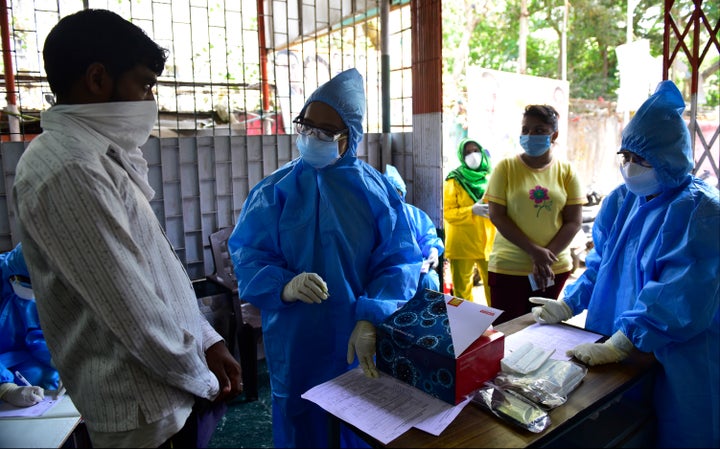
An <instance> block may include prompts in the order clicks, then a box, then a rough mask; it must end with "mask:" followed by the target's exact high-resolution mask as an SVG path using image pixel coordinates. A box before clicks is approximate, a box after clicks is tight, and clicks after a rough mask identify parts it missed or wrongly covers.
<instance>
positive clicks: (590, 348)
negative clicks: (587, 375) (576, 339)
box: [565, 331, 633, 366]
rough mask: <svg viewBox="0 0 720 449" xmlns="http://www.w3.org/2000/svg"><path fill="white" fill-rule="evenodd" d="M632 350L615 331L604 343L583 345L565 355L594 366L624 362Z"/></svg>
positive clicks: (623, 336) (620, 333)
mask: <svg viewBox="0 0 720 449" xmlns="http://www.w3.org/2000/svg"><path fill="white" fill-rule="evenodd" d="M632 348H633V344H632V342H631V341H630V340H628V338H627V337H626V336H625V334H623V332H622V331H617V332H615V333H614V334H612V337H610V338H609V339H608V340H607V341H605V343H583V344H581V345H577V346H575V347H574V348H573V349H570V350H568V351H567V352H566V353H565V355H568V356H570V357H575V358H576V359H578V360H580V361H581V362H583V363H585V364H586V365H590V366H594V365H603V364H605V363H615V362H619V361H621V360H624V359H625V358H626V357H627V356H628V355H630V351H632Z"/></svg>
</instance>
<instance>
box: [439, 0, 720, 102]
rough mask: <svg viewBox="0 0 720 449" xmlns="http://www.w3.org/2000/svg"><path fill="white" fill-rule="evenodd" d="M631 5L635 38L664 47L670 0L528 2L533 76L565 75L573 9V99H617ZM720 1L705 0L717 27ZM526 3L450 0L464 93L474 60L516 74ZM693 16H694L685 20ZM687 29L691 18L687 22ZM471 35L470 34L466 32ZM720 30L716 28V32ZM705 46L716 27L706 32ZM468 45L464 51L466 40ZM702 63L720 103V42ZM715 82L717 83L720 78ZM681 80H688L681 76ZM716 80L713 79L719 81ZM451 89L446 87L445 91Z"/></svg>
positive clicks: (686, 9)
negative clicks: (563, 45) (620, 54)
mask: <svg viewBox="0 0 720 449" xmlns="http://www.w3.org/2000/svg"><path fill="white" fill-rule="evenodd" d="M628 2H630V5H631V6H632V5H633V4H635V7H634V9H633V15H632V19H633V23H632V39H633V40H637V39H648V40H649V41H650V49H651V56H660V55H662V51H663V29H664V18H663V2H660V1H659V0H572V1H571V2H567V3H566V1H565V0H527V8H528V12H529V14H530V17H529V27H530V29H529V36H528V39H527V48H526V54H527V71H526V73H527V74H528V75H534V76H543V77H548V78H558V79H559V78H561V76H562V74H561V70H562V55H561V41H562V32H563V18H564V14H565V8H566V5H567V8H568V32H567V53H568V54H567V79H568V81H569V82H570V95H571V97H573V98H582V99H596V98H599V97H603V98H604V99H606V100H615V99H616V98H617V95H616V91H617V89H618V86H619V73H618V70H617V64H618V62H617V57H616V54H615V48H616V47H617V46H619V45H622V44H625V43H626V41H627V29H628V26H627V11H628ZM718 5H720V2H703V12H704V15H705V16H706V19H707V23H708V26H709V28H713V27H717V24H718V15H719V11H720V6H718ZM692 10H693V3H692V0H677V1H676V2H675V5H674V11H675V13H676V14H677V16H678V17H679V18H680V19H682V18H683V16H689V14H690V13H691V12H692ZM519 17H520V0H507V1H502V0H485V1H474V0H454V1H452V2H443V39H444V49H445V67H444V71H445V73H446V74H452V76H451V77H448V78H446V81H447V80H453V82H454V84H455V85H454V86H453V88H452V89H451V90H453V89H457V91H458V92H460V93H462V92H463V91H464V84H463V83H464V73H465V67H467V66H468V65H477V66H481V67H485V68H488V69H494V70H502V71H508V72H515V71H517V67H518V60H517V59H518V54H519V50H518V37H519V32H520V31H519V25H518V22H519ZM685 19H686V20H687V17H685ZM680 26H681V27H682V26H684V23H683V24H681V25H680ZM466 32H469V33H470V36H469V38H467V37H465V38H464V37H463V36H462V33H466ZM716 32H717V31H716ZM700 39H701V41H702V42H703V43H701V46H703V45H705V44H706V43H707V42H708V40H709V39H710V38H709V32H706V33H705V35H701V38H700ZM465 44H466V45H467V48H462V47H463V45H465ZM708 53H709V55H708V56H706V58H705V61H703V64H702V65H701V67H700V71H701V73H702V76H703V78H704V79H705V80H706V81H708V82H706V83H705V84H706V86H707V87H706V101H707V104H708V105H717V103H718V101H719V100H718V99H719V98H720V93H719V92H718V83H717V80H718V70H719V68H720V63H719V60H718V57H717V56H713V55H716V54H717V49H716V48H715V47H713V48H711V49H710V50H709V52H708ZM713 80H714V81H713ZM676 82H679V84H682V82H683V80H676ZM713 83H714V84H713ZM446 90H447V89H446Z"/></svg>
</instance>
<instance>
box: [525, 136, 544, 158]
mask: <svg viewBox="0 0 720 449" xmlns="http://www.w3.org/2000/svg"><path fill="white" fill-rule="evenodd" d="M550 137H551V135H550V134H547V135H544V134H533V135H530V134H523V135H521V136H520V146H521V147H523V150H525V152H526V153H527V154H528V155H529V156H542V155H543V154H545V153H546V152H547V150H549V149H550V143H551V142H550Z"/></svg>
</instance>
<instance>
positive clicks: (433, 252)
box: [427, 248, 440, 270]
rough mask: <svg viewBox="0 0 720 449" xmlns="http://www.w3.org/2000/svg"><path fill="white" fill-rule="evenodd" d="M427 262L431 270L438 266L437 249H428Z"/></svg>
mask: <svg viewBox="0 0 720 449" xmlns="http://www.w3.org/2000/svg"><path fill="white" fill-rule="evenodd" d="M427 261H428V264H429V266H430V269H431V270H433V269H435V267H437V266H438V264H439V263H440V258H439V256H438V250H437V248H430V254H428V257H427Z"/></svg>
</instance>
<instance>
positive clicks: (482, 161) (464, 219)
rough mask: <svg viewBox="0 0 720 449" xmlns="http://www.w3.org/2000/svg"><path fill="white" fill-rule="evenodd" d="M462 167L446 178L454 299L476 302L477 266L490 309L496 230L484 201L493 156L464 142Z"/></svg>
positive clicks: (460, 152) (460, 156)
mask: <svg viewBox="0 0 720 449" xmlns="http://www.w3.org/2000/svg"><path fill="white" fill-rule="evenodd" d="M457 156H458V159H459V161H460V166H459V167H458V168H456V169H455V170H453V171H451V172H450V174H449V175H448V176H447V178H445V183H444V186H443V219H444V222H445V258H447V259H448V260H450V272H451V276H452V282H453V295H454V296H457V297H459V298H463V299H467V300H469V301H473V302H482V301H481V298H474V297H473V270H474V268H475V267H476V266H477V270H478V272H479V273H480V278H481V279H482V283H483V289H484V291H485V301H486V303H487V304H488V305H490V288H489V287H488V258H489V257H490V251H491V250H492V244H493V240H494V239H495V226H493V224H492V223H491V222H490V219H489V218H488V205H487V204H484V203H483V202H482V201H481V199H482V197H483V194H484V193H485V188H486V186H487V183H488V175H489V174H490V170H491V166H490V153H489V152H488V150H487V149H484V148H483V147H482V145H480V144H479V143H478V142H477V141H475V140H472V139H463V140H462V141H461V142H460V144H459V145H458V150H457Z"/></svg>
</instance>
